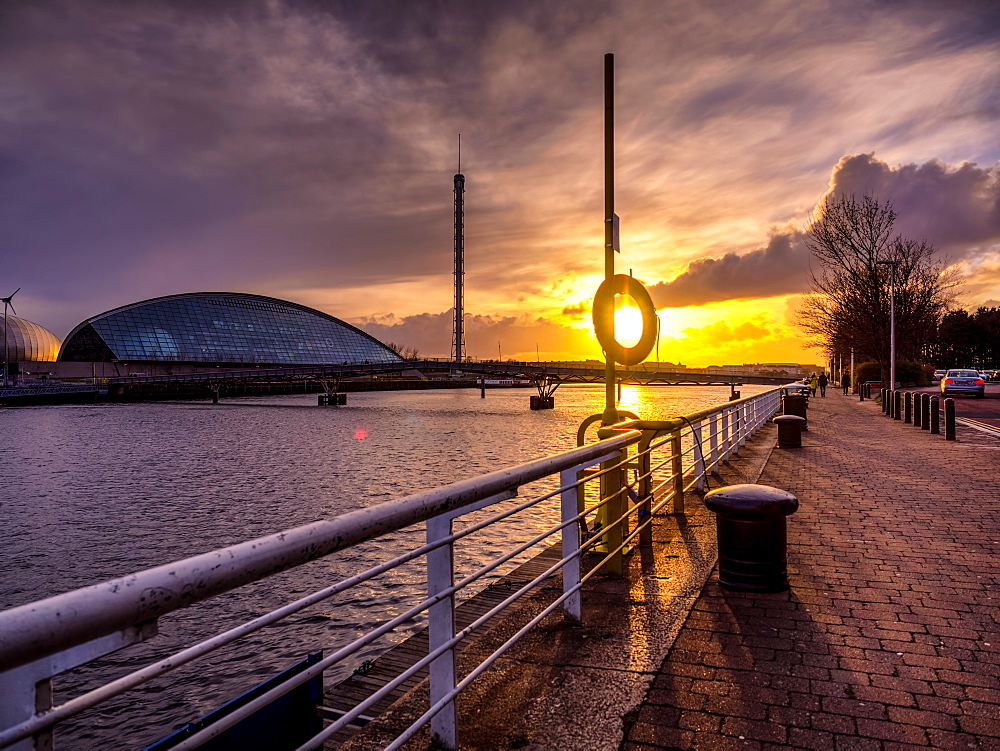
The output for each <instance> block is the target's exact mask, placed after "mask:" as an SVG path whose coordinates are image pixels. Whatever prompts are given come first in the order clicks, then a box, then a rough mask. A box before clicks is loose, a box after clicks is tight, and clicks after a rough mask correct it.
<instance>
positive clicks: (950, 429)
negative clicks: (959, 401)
mask: <svg viewBox="0 0 1000 751" xmlns="http://www.w3.org/2000/svg"><path fill="white" fill-rule="evenodd" d="M944 439H945V440H946V441H954V440H955V400H954V399H945V400H944Z"/></svg>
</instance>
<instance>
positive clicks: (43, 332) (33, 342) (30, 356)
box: [0, 313, 59, 373]
mask: <svg viewBox="0 0 1000 751" xmlns="http://www.w3.org/2000/svg"><path fill="white" fill-rule="evenodd" d="M2 326H3V316H2V314H0V327H2ZM4 337H5V339H6V342H7V345H6V354H7V360H8V362H10V363H11V364H12V365H13V366H16V365H17V364H18V363H22V362H54V361H55V359H56V357H57V356H58V355H59V337H57V336H56V335H55V334H53V333H52V332H51V331H49V330H48V329H47V328H44V327H42V326H39V325H38V324H37V323H32V322H31V321H26V320H24V319H23V318H18V317H17V316H15V315H11V314H10V313H8V314H7V329H6V330H5V331H4ZM3 357H4V345H3V342H0V367H3ZM14 372H16V367H12V368H11V373H14Z"/></svg>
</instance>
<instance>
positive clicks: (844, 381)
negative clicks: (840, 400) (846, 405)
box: [840, 370, 851, 396]
mask: <svg viewBox="0 0 1000 751" xmlns="http://www.w3.org/2000/svg"><path fill="white" fill-rule="evenodd" d="M840 385H841V386H843V387H844V396H847V393H848V392H849V391H850V390H851V374H850V373H848V372H847V371H846V370H845V371H844V375H842V376H841V377H840Z"/></svg>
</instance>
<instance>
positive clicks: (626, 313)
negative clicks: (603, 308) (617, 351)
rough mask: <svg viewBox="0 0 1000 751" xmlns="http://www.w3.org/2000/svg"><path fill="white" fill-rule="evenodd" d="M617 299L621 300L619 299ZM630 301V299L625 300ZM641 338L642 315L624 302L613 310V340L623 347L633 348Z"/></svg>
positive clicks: (635, 308)
mask: <svg viewBox="0 0 1000 751" xmlns="http://www.w3.org/2000/svg"><path fill="white" fill-rule="evenodd" d="M619 299H621V298H620V297H619ZM625 299H626V300H628V301H631V298H625ZM640 338H642V313H641V312H640V311H639V308H637V307H636V306H635V305H630V304H628V302H625V303H623V304H622V305H621V307H617V306H616V310H615V339H617V340H618V343H619V344H620V345H622V346H623V347H634V346H635V345H636V344H638V343H639V339H640Z"/></svg>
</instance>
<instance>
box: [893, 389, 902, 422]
mask: <svg viewBox="0 0 1000 751" xmlns="http://www.w3.org/2000/svg"><path fill="white" fill-rule="evenodd" d="M893 393H894V394H895V395H896V398H895V399H893V402H892V405H893V409H894V410H895V412H894V413H893V415H892V416H893V417H894V418H895V419H897V420H902V419H903V392H902V391H894V392H893Z"/></svg>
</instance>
